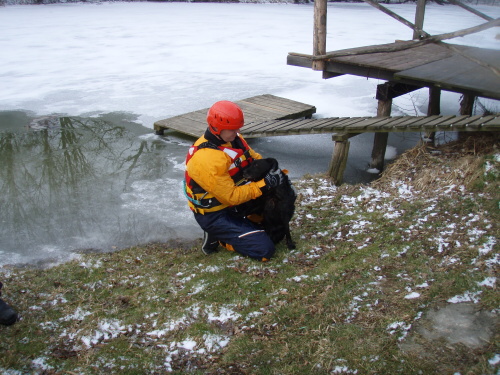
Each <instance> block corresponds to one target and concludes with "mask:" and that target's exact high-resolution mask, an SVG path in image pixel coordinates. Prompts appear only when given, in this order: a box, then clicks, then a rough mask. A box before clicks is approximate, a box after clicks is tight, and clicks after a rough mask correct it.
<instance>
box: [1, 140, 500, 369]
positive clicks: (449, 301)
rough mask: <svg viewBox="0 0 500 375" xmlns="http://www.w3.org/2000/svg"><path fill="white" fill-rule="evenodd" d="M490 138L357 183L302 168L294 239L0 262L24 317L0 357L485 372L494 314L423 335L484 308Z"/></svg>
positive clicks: (495, 356)
mask: <svg viewBox="0 0 500 375" xmlns="http://www.w3.org/2000/svg"><path fill="white" fill-rule="evenodd" d="M494 144H495V142H494V141H491V139H490V140H488V139H486V140H484V139H483V140H479V139H476V140H469V143H468V144H464V143H461V144H455V145H448V146H446V147H444V148H442V149H441V150H434V152H432V153H431V152H429V150H426V149H424V148H422V147H417V148H415V149H413V150H410V151H409V152H407V153H405V154H404V155H403V156H401V157H400V158H399V159H398V160H397V161H396V162H395V163H393V164H392V165H391V166H390V167H389V168H388V169H387V171H386V172H385V173H384V175H383V176H382V178H381V179H380V180H378V181H377V182H375V183H373V184H371V185H368V186H366V185H365V186H362V185H360V186H348V185H345V186H342V187H334V186H332V185H331V184H330V183H329V181H328V180H327V179H325V178H323V177H321V176H315V177H311V178H304V179H303V180H301V181H299V182H297V183H296V184H295V185H296V188H297V190H298V192H299V200H298V202H297V213H296V216H295V218H294V222H293V236H294V238H295V240H296V241H297V250H294V251H291V252H290V251H288V250H286V248H285V247H284V245H280V246H279V247H278V250H277V255H276V257H275V258H274V259H273V260H272V261H271V262H269V263H264V264H262V263H258V262H255V261H253V260H250V259H247V258H243V257H240V256H238V255H237V254H234V253H231V252H227V251H220V252H219V253H217V254H214V255H211V256H208V257H207V256H204V255H203V254H202V253H201V251H200V250H199V245H200V241H198V242H196V243H192V244H148V245H146V246H141V247H134V248H130V249H125V250H122V251H119V252H115V253H108V254H82V256H81V258H80V259H78V260H75V261H72V262H69V263H66V264H62V265H59V266H56V267H53V268H50V269H44V270H41V269H31V268H21V269H19V268H4V269H2V270H1V272H2V273H3V275H1V279H2V280H3V282H4V284H5V289H4V298H5V299H6V300H7V301H9V302H10V303H11V304H12V305H13V306H15V307H16V309H17V310H18V311H19V312H20V313H21V316H22V319H21V321H19V322H17V323H16V324H15V325H14V326H11V327H3V326H0V337H1V340H0V372H1V373H5V374H30V373H34V374H41V373H43V374H105V373H107V374H163V373H167V372H172V373H179V374H180V373H195V374H196V373H199V374H332V373H333V374H337V373H344V374H375V373H381V374H382V373H384V374H393V373H402V374H419V373H420V374H454V373H460V374H494V373H496V372H497V371H498V370H499V364H500V363H499V362H500V359H499V355H500V347H499V342H498V334H497V333H496V332H497V331H496V330H495V326H494V324H493V326H490V328H488V329H485V330H486V331H488V332H486V333H489V336H482V337H483V338H482V340H481V342H480V344H478V345H476V346H471V344H470V343H467V342H463V341H460V340H458V341H457V342H451V341H450V340H449V339H448V338H447V337H445V336H439V335H434V336H432V335H431V336H429V335H426V332H433V330H434V331H436V327H432V325H429V323H428V322H429V320H428V314H429V313H430V312H433V311H439V310H438V309H440V308H444V307H446V306H449V305H457V304H459V303H463V304H467V305H470V306H472V309H473V312H472V314H473V315H474V314H475V315H477V314H480V313H483V312H484V313H486V314H487V316H488V317H489V318H491V319H492V321H493V322H495V321H496V317H497V315H496V314H497V312H498V307H499V302H500V297H499V295H498V292H497V290H496V278H495V275H496V274H497V272H498V268H499V262H500V259H499V256H498V244H497V239H498V237H499V236H498V235H499V230H498V223H499V222H500V220H499V219H500V215H499V206H498V205H499V193H498V191H499V190H498V188H499V184H498V181H499V173H500V158H499V155H498V150H497V149H496V148H495V146H494ZM462 328H463V327H462ZM484 337H486V338H484Z"/></svg>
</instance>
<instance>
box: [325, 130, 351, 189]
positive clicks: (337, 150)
mask: <svg viewBox="0 0 500 375" xmlns="http://www.w3.org/2000/svg"><path fill="white" fill-rule="evenodd" d="M349 147H350V144H349V141H347V140H346V141H337V142H335V146H334V149H333V154H332V161H331V163H330V166H329V168H328V174H329V176H330V177H331V178H332V180H333V183H334V184H335V185H336V186H339V185H341V184H342V180H343V178H344V171H345V167H346V165H347V158H348V157H349Z"/></svg>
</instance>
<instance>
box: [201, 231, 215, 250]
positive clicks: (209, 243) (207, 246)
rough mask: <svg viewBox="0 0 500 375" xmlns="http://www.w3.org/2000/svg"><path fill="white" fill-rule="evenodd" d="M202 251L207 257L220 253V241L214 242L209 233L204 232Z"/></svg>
mask: <svg viewBox="0 0 500 375" xmlns="http://www.w3.org/2000/svg"><path fill="white" fill-rule="evenodd" d="M201 251H202V252H203V254H205V255H210V254H213V253H216V252H217V251H219V241H217V240H214V239H213V238H212V237H211V236H210V235H209V234H208V233H207V232H203V243H202V244H201Z"/></svg>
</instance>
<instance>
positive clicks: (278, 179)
mask: <svg viewBox="0 0 500 375" xmlns="http://www.w3.org/2000/svg"><path fill="white" fill-rule="evenodd" d="M264 181H265V182H266V187H267V188H269V189H271V188H275V187H277V186H278V185H281V184H282V183H283V173H282V172H281V169H279V168H277V169H274V170H272V171H269V172H267V174H266V176H265V177H264Z"/></svg>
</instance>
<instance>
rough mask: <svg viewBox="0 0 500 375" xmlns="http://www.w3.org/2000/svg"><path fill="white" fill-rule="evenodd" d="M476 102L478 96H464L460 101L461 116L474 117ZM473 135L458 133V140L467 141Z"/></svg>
mask: <svg viewBox="0 0 500 375" xmlns="http://www.w3.org/2000/svg"><path fill="white" fill-rule="evenodd" d="M475 101H476V96H474V95H472V94H463V95H462V98H461V99H460V114H461V115H466V116H472V112H473V110H474V102H475ZM470 135H471V133H470V132H458V139H462V140H463V139H466V138H467V137H469V136H470Z"/></svg>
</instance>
